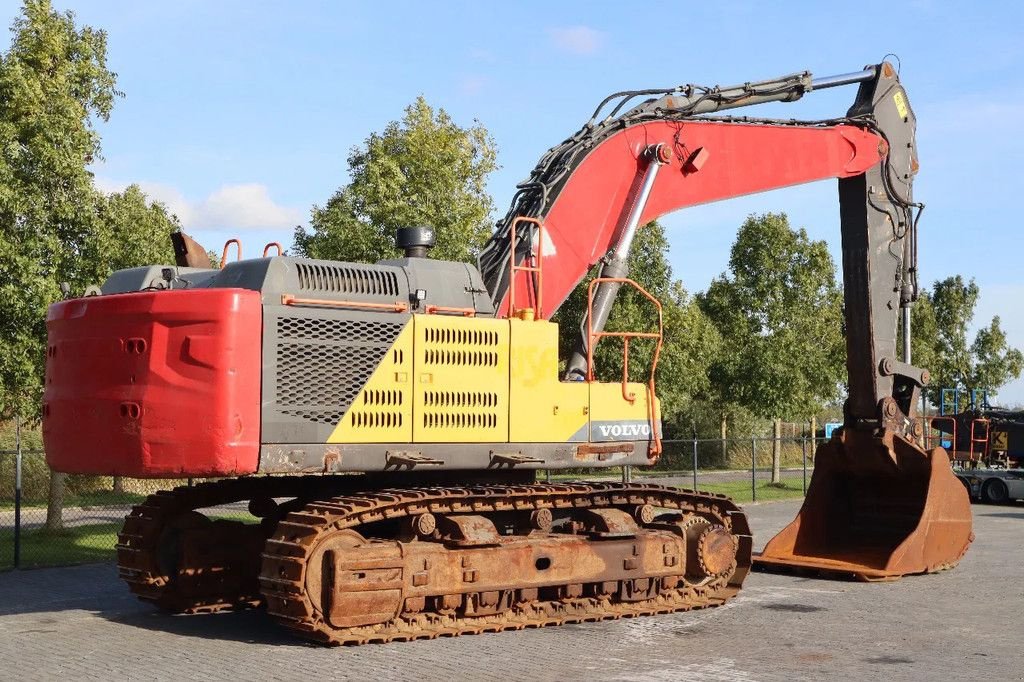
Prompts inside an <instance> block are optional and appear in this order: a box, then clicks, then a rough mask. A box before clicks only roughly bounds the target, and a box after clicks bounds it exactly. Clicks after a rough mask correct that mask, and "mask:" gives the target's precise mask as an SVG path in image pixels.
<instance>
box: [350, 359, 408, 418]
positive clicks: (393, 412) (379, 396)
mask: <svg viewBox="0 0 1024 682" xmlns="http://www.w3.org/2000/svg"><path fill="white" fill-rule="evenodd" d="M396 353H398V351H396ZM395 360H396V362H397V361H398V355H396V357H395ZM404 398H405V396H404V395H403V394H402V391H398V390H385V389H376V390H368V391H366V392H365V393H363V399H362V400H361V401H360V402H359V404H357V405H355V406H353V407H352V426H354V427H356V428H388V429H391V428H400V427H401V426H402V424H403V422H404V421H405V418H404V416H403V415H402V403H404V402H405V399H404Z"/></svg>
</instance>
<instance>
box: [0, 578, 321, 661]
mask: <svg viewBox="0 0 1024 682" xmlns="http://www.w3.org/2000/svg"><path fill="white" fill-rule="evenodd" d="M74 611H85V612H89V613H93V614H96V615H98V616H100V617H101V618H103V619H105V620H108V621H110V622H112V623H118V624H121V625H128V626H131V627H136V628H140V629H142V630H150V631H159V632H165V633H170V634H174V635H179V636H181V637H200V638H203V639H219V640H224V641H238V642H248V643H259V644H268V645H277V646H298V647H305V646H312V645H310V644H308V643H307V642H305V641H303V640H301V639H299V638H297V637H293V636H291V635H289V634H288V632H287V631H286V630H284V629H283V628H281V627H280V626H279V625H277V624H276V623H274V622H273V621H272V620H271V619H270V617H269V616H267V614H266V613H264V612H263V610H262V609H249V610H240V611H228V612H224V613H212V614H197V615H175V614H169V613H164V612H162V611H159V610H158V609H156V608H155V607H153V606H151V605H149V604H146V603H143V602H140V601H139V600H138V599H136V598H135V597H134V596H133V595H131V594H130V593H129V592H128V589H127V587H125V585H124V583H122V582H121V580H120V579H119V578H118V577H117V568H116V567H115V566H114V565H113V564H90V565H84V566H71V567H64V568H40V569H32V570H20V571H8V572H4V573H0V618H2V617H4V616H9V615H24V614H36V613H38V614H46V615H45V616H42V615H41V616H40V618H39V619H38V620H37V621H35V622H34V623H33V624H32V625H31V626H30V629H31V628H35V627H38V628H40V629H46V630H53V629H54V626H57V627H60V625H61V619H60V615H59V614H61V613H70V612H74ZM54 615H56V616H57V617H56V618H55V617H53V616H54Z"/></svg>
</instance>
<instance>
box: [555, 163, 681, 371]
mask: <svg viewBox="0 0 1024 682" xmlns="http://www.w3.org/2000/svg"><path fill="white" fill-rule="evenodd" d="M644 156H645V157H646V158H647V160H648V164H647V170H646V171H644V179H643V184H641V185H640V190H639V192H637V196H636V200H635V201H634V202H633V205H632V207H630V210H629V214H628V215H627V216H626V221H625V223H624V224H623V226H622V231H621V232H620V234H619V238H618V240H617V241H616V243H615V246H613V247H612V250H611V251H610V252H609V254H608V255H607V256H605V261H604V263H603V264H602V265H601V272H600V273H599V274H598V277H608V278H623V277H628V276H629V251H630V249H631V248H632V247H633V239H634V238H635V237H636V231H637V229H639V227H640V216H642V215H643V212H644V208H645V207H646V206H647V199H648V198H649V197H650V196H651V190H652V189H653V188H654V181H655V179H657V177H658V171H659V170H660V169H661V167H662V166H664V165H665V164H667V163H668V162H669V161H670V160H671V159H672V150H671V149H669V148H668V147H666V146H665V145H663V144H656V145H651V146H649V147H647V148H646V149H645V150H644ZM619 286H620V284H619V283H618V282H601V283H600V284H598V286H597V291H596V293H595V294H594V306H593V311H594V312H593V315H594V321H593V330H594V331H595V332H600V331H603V330H604V326H605V324H607V322H608V315H609V314H610V313H611V310H612V305H613V304H614V303H615V296H616V294H618V292H619ZM589 341H590V340H589V338H588V334H587V316H586V314H584V316H583V320H582V323H581V324H580V337H579V340H578V341H577V342H576V348H575V349H574V350H573V354H572V357H570V358H569V363H568V365H566V371H565V380H566V381H582V380H583V379H584V377H586V375H587V345H588V343H589Z"/></svg>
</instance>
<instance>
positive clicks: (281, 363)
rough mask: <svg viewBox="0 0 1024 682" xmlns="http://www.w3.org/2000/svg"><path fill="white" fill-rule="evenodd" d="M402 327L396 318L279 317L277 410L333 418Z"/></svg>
mask: <svg viewBox="0 0 1024 682" xmlns="http://www.w3.org/2000/svg"><path fill="white" fill-rule="evenodd" d="M402 327H403V323H401V322H377V321H369V320H332V319H322V318H319V319H318V318H302V317H281V318H278V320H277V337H278V345H277V372H276V379H277V396H276V402H277V405H278V410H279V411H280V412H281V413H282V414H286V415H289V416H293V417H298V418H300V419H304V420H306V421H310V422H313V423H317V424H336V423H338V421H340V420H341V417H342V415H344V414H345V412H346V411H347V410H348V408H349V406H350V405H351V404H352V401H353V400H355V398H356V396H357V395H358V394H359V391H360V390H361V389H362V388H363V386H364V385H366V382H367V380H369V378H370V375H372V374H373V372H374V370H375V369H377V366H378V365H380V363H381V360H382V359H383V358H384V355H385V354H386V353H387V351H388V349H389V348H390V347H391V345H392V344H393V343H394V341H395V339H396V338H397V337H398V334H399V332H401V331H402Z"/></svg>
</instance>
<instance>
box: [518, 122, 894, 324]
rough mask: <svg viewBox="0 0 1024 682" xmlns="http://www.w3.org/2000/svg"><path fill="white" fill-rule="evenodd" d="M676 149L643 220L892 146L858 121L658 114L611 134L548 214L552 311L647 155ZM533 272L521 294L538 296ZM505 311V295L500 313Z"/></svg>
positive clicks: (620, 208) (582, 270) (600, 241)
mask: <svg viewBox="0 0 1024 682" xmlns="http://www.w3.org/2000/svg"><path fill="white" fill-rule="evenodd" d="M659 142H660V143H664V144H666V145H668V147H669V148H670V149H671V150H672V151H673V159H672V161H671V165H670V166H669V167H667V168H665V169H663V170H662V171H661V173H660V174H659V175H658V178H657V180H656V182H655V184H654V188H653V190H652V192H651V195H650V198H649V199H648V201H647V205H646V207H645V209H644V211H643V215H642V218H641V224H643V223H647V222H649V221H651V220H654V219H656V218H658V217H659V216H663V215H665V214H666V213H670V212H672V211H675V210H677V209H680V208H683V207H686V206H696V205H698V204H704V203H708V202H712V201H719V200H722V199H728V198H731V197H738V196H742V195H744V194H753V193H756V192H763V191H765V190H769V189H776V188H779V187H787V186H790V185H799V184H804V183H807V182H813V181H815V180H824V179H827V178H845V177H850V176H853V175H859V174H861V173H864V172H865V171H866V170H867V169H869V168H871V166H873V165H874V164H876V163H878V162H879V160H880V159H881V158H882V157H883V156H884V154H885V153H886V151H887V150H886V147H885V142H884V141H883V140H882V138H881V137H879V136H878V135H876V134H874V133H872V132H869V131H866V130H863V129H861V128H858V127H855V126H848V125H837V126H827V127H826V126H821V127H811V126H797V125H792V126H790V125H765V124H757V123H731V122H717V121H687V122H680V121H657V122H653V123H644V124H642V125H637V126H634V127H630V128H626V129H625V130H623V131H621V132H619V133H617V134H615V135H613V136H611V137H609V138H608V139H607V140H605V141H604V142H602V143H601V144H600V145H598V146H597V147H596V148H595V149H594V150H593V151H592V152H591V153H590V154H589V155H588V156H587V158H586V159H585V160H584V161H583V162H582V163H581V164H580V165H579V166H578V167H577V168H576V170H575V171H574V172H573V174H572V176H571V177H570V178H569V180H568V181H567V183H566V185H565V187H564V188H563V189H562V191H561V192H559V194H558V196H557V198H556V199H555V202H554V205H553V206H552V207H551V209H550V210H549V211H548V213H547V215H546V216H545V218H544V233H545V244H544V266H545V267H544V279H543V284H542V286H543V299H544V301H545V308H547V309H548V310H555V309H557V308H558V306H559V305H561V304H562V302H563V301H564V300H565V299H566V297H567V296H568V295H569V293H570V292H571V291H572V290H573V288H574V287H575V286H576V285H577V284H578V283H579V282H580V280H581V279H583V277H584V276H585V275H586V273H587V272H588V271H589V270H590V268H592V267H593V266H594V265H595V264H596V263H597V262H598V261H599V260H600V259H601V257H603V256H604V255H605V254H606V253H607V252H608V250H609V249H610V248H611V246H612V244H613V243H614V240H615V238H616V236H617V233H618V228H619V226H620V225H621V224H622V222H623V220H624V217H625V215H626V214H627V213H628V211H629V209H630V202H631V200H632V197H634V196H635V194H636V187H637V184H638V183H639V181H640V179H641V178H642V176H643V171H644V168H645V167H646V161H645V160H644V158H643V156H642V153H643V151H644V149H646V148H647V147H648V146H650V145H654V144H658V143H659ZM527 280H528V278H526V277H519V278H517V287H518V290H517V292H516V298H517V299H518V300H522V301H528V300H531V299H532V294H531V292H530V291H529V290H528V289H527ZM507 311H508V296H507V295H506V296H505V298H504V299H503V300H502V301H501V304H500V306H499V312H500V313H501V314H506V313H507Z"/></svg>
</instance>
